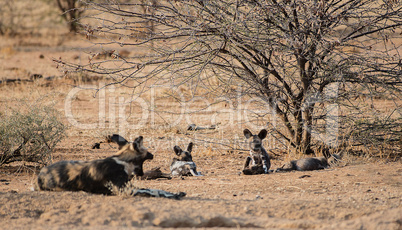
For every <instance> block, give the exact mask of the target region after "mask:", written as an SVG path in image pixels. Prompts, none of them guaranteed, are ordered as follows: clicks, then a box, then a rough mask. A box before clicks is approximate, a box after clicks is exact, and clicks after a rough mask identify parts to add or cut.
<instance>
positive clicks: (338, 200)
mask: <svg viewBox="0 0 402 230" xmlns="http://www.w3.org/2000/svg"><path fill="white" fill-rule="evenodd" d="M145 144H146V143H145ZM86 147H88V146H86ZM63 150H64V151H63ZM70 151H73V152H70ZM76 151H78V149H77V150H76ZM113 151H116V149H114V147H113V146H109V145H104V147H102V148H101V149H99V150H91V149H89V148H88V150H87V151H81V152H82V153H84V152H85V156H86V158H97V157H105V156H107V155H108V152H113ZM61 152H64V153H63V154H61V155H64V156H65V157H66V155H67V154H69V153H70V154H73V153H74V149H71V148H69V149H67V148H65V149H64V148H60V149H59V153H61ZM56 155H57V154H56ZM172 155H173V153H172V152H168V151H167V152H165V153H164V152H159V153H155V159H154V160H152V161H150V162H146V163H145V168H146V169H150V168H152V167H154V166H163V167H162V168H161V169H162V170H163V171H165V172H167V171H168V165H166V162H167V159H171V158H172ZM244 156H245V153H239V154H228V155H220V156H219V155H215V156H197V157H195V156H194V161H195V162H196V163H197V165H198V169H199V171H201V172H202V174H203V175H204V176H202V177H186V178H173V179H171V180H167V179H157V180H152V181H144V180H140V181H138V180H137V181H136V180H134V181H133V183H134V184H135V185H136V186H138V187H146V188H155V189H163V190H167V191H171V192H179V191H182V192H186V193H187V196H186V197H185V198H183V199H182V200H180V201H176V200H169V199H163V198H145V197H127V196H103V195H93V194H88V193H85V192H43V191H40V192H38V191H32V190H31V189H32V186H33V183H34V182H35V179H36V176H35V173H34V172H32V171H31V170H33V171H35V170H34V169H32V168H28V167H26V166H25V167H22V168H20V172H19V173H9V172H10V171H12V170H15V169H16V168H11V167H6V168H3V169H2V170H1V171H0V172H1V173H0V175H1V183H0V204H1V208H0V220H1V223H2V225H1V226H0V228H1V229H77V228H79V229H112V228H113V229H116V228H118V229H120V228H137V227H138V228H140V227H146V228H147V229H148V228H153V229H159V228H176V227H183V228H193V227H199V228H220V227H228V228H239V227H242V228H249V229H254V228H264V229H401V227H402V206H401V201H402V190H401V183H402V165H401V163H400V162H388V163H386V162H384V161H378V162H364V163H358V164H350V165H344V166H338V167H333V168H330V169H326V170H321V171H310V172H288V173H272V174H268V175H254V176H245V175H240V174H239V172H240V170H241V167H242V164H243V160H244ZM72 158H74V159H82V158H83V157H82V156H81V157H80V156H79V155H76V156H75V157H72ZM277 163H278V162H277V161H275V160H274V161H273V164H277Z"/></svg>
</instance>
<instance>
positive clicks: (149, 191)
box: [130, 189, 186, 200]
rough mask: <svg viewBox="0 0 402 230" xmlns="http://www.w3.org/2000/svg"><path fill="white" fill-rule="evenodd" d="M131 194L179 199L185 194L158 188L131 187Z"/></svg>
mask: <svg viewBox="0 0 402 230" xmlns="http://www.w3.org/2000/svg"><path fill="white" fill-rule="evenodd" d="M130 195H132V196H145V197H164V198H169V199H175V200H180V199H181V198H182V197H184V196H186V193H185V192H179V193H171V192H166V191H163V190H159V189H133V190H132V191H131V194H130Z"/></svg>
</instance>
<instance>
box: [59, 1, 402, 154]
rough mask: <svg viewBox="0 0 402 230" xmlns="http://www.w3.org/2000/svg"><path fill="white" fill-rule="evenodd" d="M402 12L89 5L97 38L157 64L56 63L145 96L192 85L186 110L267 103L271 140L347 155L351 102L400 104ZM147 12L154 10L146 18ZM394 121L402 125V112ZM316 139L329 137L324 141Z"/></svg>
mask: <svg viewBox="0 0 402 230" xmlns="http://www.w3.org/2000/svg"><path fill="white" fill-rule="evenodd" d="M398 2H399V1H368V0H345V1H324V0H316V1H312V0H311V1H301V0H294V1H274V0H273V1H270V0H266V1H232V0H227V1H159V2H158V4H155V3H154V2H153V1H132V2H127V3H124V4H119V3H118V2H109V1H104V2H100V3H99V2H89V5H88V7H89V8H91V9H92V10H95V11H96V12H98V13H95V14H93V15H92V16H90V18H91V19H95V20H97V21H98V24H94V25H91V26H88V27H87V32H86V34H87V36H88V38H90V37H101V38H105V39H107V40H108V41H106V42H98V41H95V42H94V43H97V44H99V45H101V46H106V45H110V44H116V45H119V46H126V47H133V48H140V49H143V50H148V51H149V52H148V54H144V53H139V54H138V55H137V54H134V55H133V56H131V57H130V58H124V57H120V56H118V55H116V56H115V57H114V58H113V59H110V60H102V61H96V60H95V59H93V60H91V61H90V63H89V64H84V65H74V64H70V63H66V62H63V61H61V60H56V62H58V63H61V64H64V65H65V66H67V67H70V70H71V71H77V70H78V71H82V70H84V71H88V72H91V73H97V74H103V75H107V76H112V77H113V80H114V81H115V82H114V83H113V85H116V84H120V85H125V86H131V87H133V88H134V89H135V90H133V94H137V95H139V94H142V93H143V92H144V91H145V90H146V88H147V87H144V85H153V86H161V85H164V86H169V87H170V88H171V89H172V94H175V92H174V91H175V90H176V89H177V88H179V87H181V86H183V85H187V86H188V88H189V89H190V91H191V93H190V98H186V99H185V100H191V97H192V98H193V99H194V98H196V97H199V96H204V97H216V98H217V100H223V101H229V100H231V101H232V102H233V104H234V103H236V101H238V100H240V99H239V98H244V99H245V100H248V99H250V98H251V99H250V100H254V99H255V98H258V101H257V102H258V103H259V104H258V105H257V107H259V108H262V109H263V110H264V111H265V114H264V113H261V114H256V115H257V116H260V117H263V119H264V120H265V121H266V122H270V123H271V124H275V126H274V127H271V131H273V132H274V133H275V135H277V136H278V138H281V139H282V140H283V141H284V142H286V143H287V144H286V145H287V146H288V147H290V148H291V149H293V150H295V151H297V152H300V153H304V154H311V153H313V152H314V151H313V150H314V149H313V145H314V144H316V143H317V142H321V143H320V144H322V143H324V144H325V145H328V146H329V147H337V146H339V141H340V139H339V138H340V136H341V135H342V136H343V138H349V137H350V135H349V134H347V133H337V132H338V131H337V130H341V129H342V130H345V129H344V128H345V126H341V125H340V124H345V123H342V120H337V119H338V118H340V119H341V118H342V119H343V118H347V119H350V120H354V119H360V118H361V117H359V116H353V115H352V114H355V112H356V111H359V110H360V108H359V106H358V105H356V104H355V103H354V101H353V100H351V99H352V98H353V97H354V96H355V95H356V94H359V95H360V96H364V97H367V98H369V99H370V98H371V99H373V98H374V97H378V96H381V95H388V96H389V98H391V100H395V101H396V104H398V103H400V100H401V98H400V95H401V92H402V88H401V86H402V85H401V84H402V82H401V75H402V68H401V60H402V59H401V55H400V51H401V47H402V46H401V43H399V42H398V41H399V40H398V39H401V35H402V33H401V32H402V20H401V18H402V8H401V5H400V4H398ZM145 8H147V9H150V10H149V11H141V10H140V9H145ZM149 25H152V29H150V28H148V27H149ZM147 26H148V27H147ZM140 32H141V34H142V35H141V36H139V35H138V33H140ZM150 47H152V49H150ZM110 62H114V63H113V64H112V63H110ZM110 66H113V67H110ZM116 66H119V67H117V68H116ZM239 86H241V87H239ZM136 89H138V90H136ZM211 104H212V103H211ZM255 104H257V103H255ZM232 107H235V106H232ZM394 116H399V117H400V116H401V114H400V111H397V112H396V113H395V114H394ZM272 121H275V122H272ZM276 121H277V122H276ZM244 122H249V121H244ZM395 122H399V123H398V124H400V120H395ZM351 124H354V125H356V124H357V123H353V122H352V123H348V125H351ZM331 125H332V126H331ZM263 126H264V127H265V126H266V125H265V124H264V125H263ZM356 128H358V127H356ZM381 132H385V133H386V132H387V130H386V129H383V130H382V131H381ZM316 133H319V134H321V133H324V134H325V135H322V138H315V140H314V134H316ZM327 134H328V135H327ZM352 144H355V143H352Z"/></svg>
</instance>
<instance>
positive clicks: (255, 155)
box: [243, 129, 271, 175]
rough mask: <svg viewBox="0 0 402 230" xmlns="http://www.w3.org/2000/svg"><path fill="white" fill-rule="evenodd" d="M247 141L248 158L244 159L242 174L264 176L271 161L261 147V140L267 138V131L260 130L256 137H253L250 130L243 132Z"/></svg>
mask: <svg viewBox="0 0 402 230" xmlns="http://www.w3.org/2000/svg"><path fill="white" fill-rule="evenodd" d="M243 134H244V136H245V137H246V138H247V139H250V141H249V147H250V156H248V157H247V158H246V163H245V164H244V168H243V173H244V174H245V175H254V174H266V173H268V172H269V168H270V167H271V161H270V158H269V155H268V153H267V151H266V150H265V149H264V147H262V140H263V139H264V138H265V137H266V136H267V130H265V129H262V130H261V131H260V132H259V133H258V135H253V134H252V133H251V132H250V130H248V129H245V130H244V131H243Z"/></svg>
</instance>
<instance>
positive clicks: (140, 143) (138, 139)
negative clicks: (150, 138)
mask: <svg viewBox="0 0 402 230" xmlns="http://www.w3.org/2000/svg"><path fill="white" fill-rule="evenodd" d="M143 139H144V138H143V137H142V136H139V137H137V138H135V140H134V143H137V144H138V145H139V146H141V145H142V140H143Z"/></svg>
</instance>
